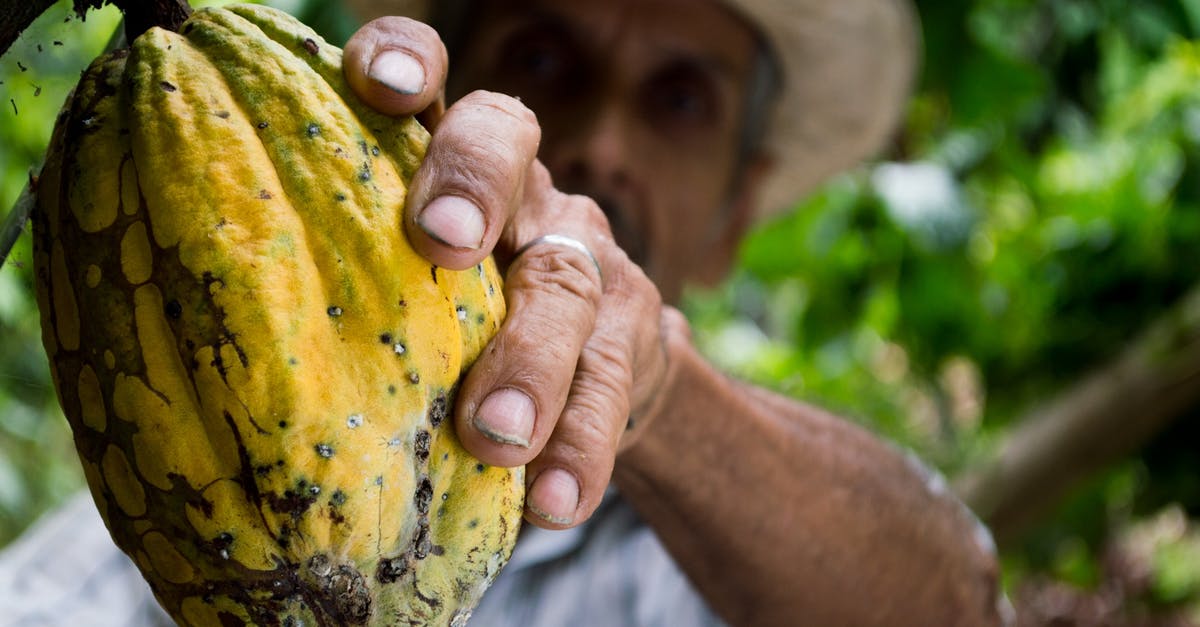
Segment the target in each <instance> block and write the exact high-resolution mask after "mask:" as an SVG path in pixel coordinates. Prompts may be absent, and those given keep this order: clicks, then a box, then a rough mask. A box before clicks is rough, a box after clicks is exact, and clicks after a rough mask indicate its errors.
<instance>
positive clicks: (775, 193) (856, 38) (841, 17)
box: [347, 0, 919, 216]
mask: <svg viewBox="0 0 1200 627" xmlns="http://www.w3.org/2000/svg"><path fill="white" fill-rule="evenodd" d="M719 1H720V2H723V3H724V4H725V5H727V6H728V7H729V8H730V9H731V10H733V11H734V12H735V13H737V14H739V15H741V16H742V17H743V18H744V19H745V20H746V21H747V22H748V23H750V24H751V25H754V26H757V27H758V29H759V30H760V32H761V33H762V34H763V35H764V36H765V37H766V39H767V41H768V42H769V44H770V45H771V47H772V49H773V50H774V52H775V54H776V55H777V57H778V60H779V63H780V66H781V70H782V75H783V91H782V94H781V96H782V97H781V99H780V102H779V103H778V104H779V106H778V107H777V108H776V110H775V112H774V116H773V119H772V120H771V122H770V124H769V125H768V127H767V130H766V134H765V142H766V146H765V147H766V149H767V150H768V151H769V152H770V153H771V154H772V155H774V156H775V158H776V166H775V172H774V174H773V176H772V177H771V178H770V179H769V180H768V181H767V182H766V187H765V189H764V190H763V192H762V196H761V198H762V200H761V204H760V207H759V209H760V216H765V215H770V214H772V213H774V212H776V211H779V210H782V209H786V208H788V207H790V206H792V205H793V204H794V203H795V202H796V201H797V200H799V199H800V198H801V197H802V196H803V195H804V194H806V193H808V192H810V191H812V189H813V188H814V187H815V186H816V185H817V184H819V183H821V182H822V181H824V180H826V179H827V178H829V177H830V176H831V175H833V174H836V173H838V172H840V171H843V170H845V169H847V168H849V167H851V166H853V165H855V164H856V163H858V162H859V161H861V160H862V159H864V158H867V157H870V156H871V155H872V154H873V153H875V152H876V151H877V150H879V149H880V148H881V147H882V145H883V144H884V142H886V141H887V140H888V138H889V137H890V136H891V134H892V132H893V130H894V129H895V127H896V124H897V123H898V121H899V120H900V116H901V113H902V112H903V110H904V105H905V103H906V101H907V98H908V96H909V90H910V89H911V86H912V82H913V76H914V73H915V70H916V59H917V54H916V53H917V47H918V45H919V44H918V38H919V35H918V32H917V21H916V16H915V14H914V11H913V8H912V6H911V4H910V3H909V0H719ZM347 3H348V4H349V5H350V6H351V7H352V8H354V9H355V10H357V11H359V13H360V14H362V15H363V16H365V17H375V16H378V15H382V14H385V13H387V14H393V15H405V16H409V17H413V18H416V19H424V18H426V17H427V16H428V9H429V2H428V0H382V1H372V0H347Z"/></svg>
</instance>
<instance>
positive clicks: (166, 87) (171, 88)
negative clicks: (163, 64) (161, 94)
mask: <svg viewBox="0 0 1200 627" xmlns="http://www.w3.org/2000/svg"><path fill="white" fill-rule="evenodd" d="M158 86H159V87H162V90H163V91H167V92H171V91H175V90H176V89H177V87H175V86H174V85H172V84H170V83H168V82H167V81H162V82H161V83H159V84H158Z"/></svg>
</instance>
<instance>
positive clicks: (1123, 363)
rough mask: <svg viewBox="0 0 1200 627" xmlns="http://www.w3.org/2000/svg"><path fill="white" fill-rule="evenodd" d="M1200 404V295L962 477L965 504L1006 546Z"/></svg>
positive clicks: (1029, 419) (1035, 414)
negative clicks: (1072, 493) (1071, 493)
mask: <svg viewBox="0 0 1200 627" xmlns="http://www.w3.org/2000/svg"><path fill="white" fill-rule="evenodd" d="M1198 404H1200V288H1195V289H1193V290H1192V292H1191V293H1190V294H1188V296H1186V297H1185V298H1183V299H1182V300H1181V301H1180V303H1179V304H1178V305H1176V306H1175V307H1174V308H1173V309H1172V310H1171V311H1170V312H1169V313H1168V314H1166V315H1165V316H1164V317H1163V318H1161V319H1159V320H1158V321H1156V322H1155V323H1153V324H1152V325H1151V326H1150V328H1149V329H1148V330H1147V331H1146V332H1145V333H1144V334H1142V335H1141V336H1140V337H1139V338H1137V339H1136V340H1135V341H1134V342H1133V343H1132V344H1130V345H1129V347H1128V348H1127V349H1126V350H1125V351H1124V353H1123V354H1121V355H1120V356H1118V357H1117V358H1116V359H1115V360H1113V361H1112V362H1111V363H1109V364H1108V365H1106V366H1104V367H1102V368H1101V369H1099V370H1097V371H1095V372H1094V373H1092V374H1091V375H1089V376H1087V377H1085V378H1084V379H1083V380H1081V381H1080V382H1078V383H1076V384H1074V385H1073V386H1071V387H1070V388H1068V389H1067V390H1065V391H1063V392H1062V393H1060V394H1059V395H1058V396H1057V397H1055V398H1053V399H1051V400H1050V401H1049V402H1047V403H1045V404H1043V405H1041V406H1040V407H1038V408H1036V409H1034V410H1033V411H1031V412H1029V413H1028V414H1026V417H1025V418H1024V419H1021V420H1019V421H1018V422H1017V423H1016V424H1017V425H1018V426H1016V427H1015V428H1014V429H1013V431H1012V432H1011V433H1010V434H1009V435H1008V436H1007V438H1006V440H1005V442H1004V443H1003V444H1002V445H1001V446H1000V447H999V449H998V451H997V452H996V453H995V454H994V456H993V457H992V458H990V459H989V460H987V461H986V462H985V463H983V464H981V465H978V466H976V467H975V468H973V469H971V470H968V471H967V472H966V473H963V474H962V475H961V476H960V477H959V478H958V479H957V480H956V481H955V488H956V490H957V491H958V493H959V495H961V496H962V497H963V499H964V500H965V501H966V502H967V504H968V505H970V506H971V507H972V508H973V509H974V510H975V512H976V513H977V514H978V515H979V516H980V518H982V519H983V520H984V521H985V522H986V523H988V525H989V526H990V527H991V529H992V532H993V534H994V535H995V536H996V540H997V541H998V542H999V543H1000V544H1001V546H1003V545H1005V544H1008V543H1011V542H1012V541H1014V540H1016V539H1018V538H1019V537H1020V534H1021V532H1022V531H1024V530H1025V529H1027V528H1028V526H1029V525H1030V524H1032V523H1034V522H1036V521H1037V520H1038V519H1039V518H1040V517H1041V516H1042V515H1044V514H1045V513H1046V512H1047V511H1048V510H1049V509H1050V508H1051V507H1053V506H1054V505H1056V504H1057V503H1059V502H1060V501H1061V499H1062V498H1063V497H1064V496H1065V494H1066V493H1067V492H1068V491H1069V490H1070V489H1071V488H1072V487H1074V486H1076V485H1078V484H1079V482H1081V481H1083V480H1084V479H1087V478H1088V477H1090V476H1092V475H1094V474H1095V473H1096V472H1098V471H1100V470H1102V469H1104V468H1105V467H1107V466H1109V465H1111V464H1112V463H1114V462H1116V461H1118V460H1120V459H1121V458H1123V457H1125V456H1127V455H1130V454H1132V453H1135V452H1136V451H1137V450H1138V449H1139V448H1140V447H1141V446H1142V445H1143V444H1145V443H1146V441H1147V440H1149V439H1150V438H1151V437H1152V436H1154V435H1155V434H1156V433H1158V432H1159V431H1161V430H1162V429H1163V428H1164V427H1165V426H1167V425H1168V424H1170V422H1171V421H1172V420H1174V419H1175V418H1176V417H1178V416H1179V415H1180V414H1182V413H1183V412H1184V411H1186V410H1188V409H1190V408H1193V407H1195V406H1197V405H1198Z"/></svg>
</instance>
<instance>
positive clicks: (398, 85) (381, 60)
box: [367, 50, 425, 96]
mask: <svg viewBox="0 0 1200 627" xmlns="http://www.w3.org/2000/svg"><path fill="white" fill-rule="evenodd" d="M367 76H368V77H370V79H371V80H373V81H375V82H377V83H379V84H381V85H383V86H384V87H387V88H388V89H390V90H392V91H394V92H396V93H400V94H404V95H405V96H413V95H416V94H419V93H421V91H422V90H424V89H425V68H424V66H422V65H421V64H420V62H418V61H417V60H416V59H415V58H414V57H413V56H412V55H410V54H408V53H406V52H401V51H400V50H384V51H383V52H380V53H379V54H377V55H375V58H374V59H373V60H372V61H371V67H370V69H368V70H367Z"/></svg>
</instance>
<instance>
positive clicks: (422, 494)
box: [413, 477, 433, 515]
mask: <svg viewBox="0 0 1200 627" xmlns="http://www.w3.org/2000/svg"><path fill="white" fill-rule="evenodd" d="M431 501H433V484H432V483H430V481H429V477H421V483H419V484H418V485H417V492H416V494H414V495H413V505H416V506H417V512H419V513H420V514H421V515H425V514H428V513H429V503H430V502H431Z"/></svg>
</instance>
